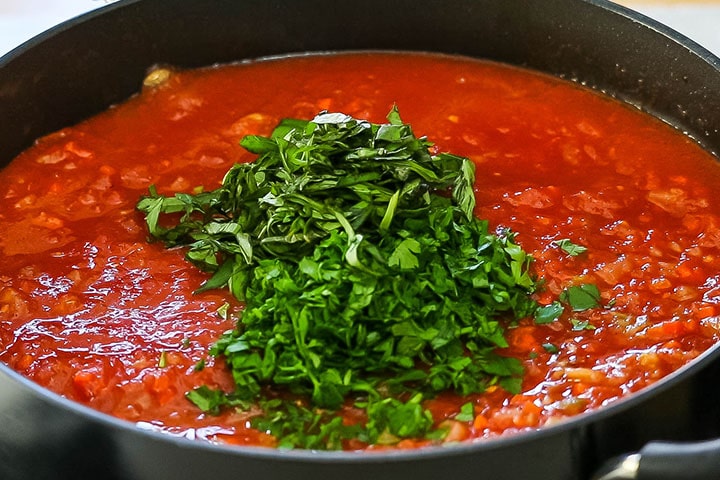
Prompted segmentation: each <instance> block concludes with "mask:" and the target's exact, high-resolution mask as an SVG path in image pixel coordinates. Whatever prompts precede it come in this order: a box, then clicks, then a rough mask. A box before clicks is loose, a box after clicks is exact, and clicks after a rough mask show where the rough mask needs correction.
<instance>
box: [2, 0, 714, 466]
mask: <svg viewBox="0 0 720 480" xmlns="http://www.w3.org/2000/svg"><path fill="white" fill-rule="evenodd" d="M348 49H351V50H368V49H391V50H422V51H437V52H447V53H453V54H462V55H469V56H474V57H482V58H487V59H491V60H497V61H501V62H506V63H510V64H515V65H520V66H525V67H529V68H533V69H536V70H540V71H543V72H547V73H550V74H553V75H557V76H560V77H563V78H567V79H570V80H573V81H576V82H580V83H582V84H585V85H588V86H591V87H593V88H596V89H599V90H602V91H605V92H607V93H608V94H610V95H613V96H615V97H617V98H619V99H621V100H623V101H626V102H629V103H632V104H635V105H637V106H639V107H640V108H642V109H644V110H647V111H649V112H650V113H652V114H654V115H656V116H659V117H661V118H663V119H664V120H666V121H668V122H669V123H672V124H674V125H676V126H677V127H678V128H680V129H682V130H683V131H686V132H687V133H688V135H691V136H693V137H694V138H696V139H697V141H698V142H699V143H701V144H702V145H703V146H704V147H705V148H706V149H707V150H709V151H711V152H720V60H718V59H717V58H716V57H714V56H713V55H711V54H710V53H709V52H707V51H706V50H704V49H703V48H701V47H699V46H698V45H696V44H694V43H693V42H691V41H690V40H688V39H686V38H684V37H682V36H681V35H679V34H677V33H675V32H673V31H671V30H670V29H668V28H667V27H664V26H662V25H660V24H657V23H656V22H653V21H651V20H649V19H647V18H645V17H643V16H641V15H639V14H637V13H634V12H632V11H629V10H627V9H624V8H622V7H619V6H617V5H614V4H612V3H610V2H605V1H601V0H585V1H582V0H362V1H353V2H350V1H338V0H181V1H180V0H175V1H172V0H128V1H124V2H119V3H115V4H112V5H109V6H107V7H104V8H101V9H100V10H98V11H95V12H92V13H90V14H87V15H85V16H83V17H80V18H78V19H75V20H72V21H70V22H67V23H65V24H63V25H61V26H59V27H56V28H54V29H53V30H51V31H49V32H46V33H45V34H43V35H40V36H39V37H37V38H35V39H33V40H31V41H30V42H28V43H26V44H25V45H23V46H21V47H20V48H18V49H16V50H14V51H12V52H10V53H9V54H8V55H6V56H5V57H3V58H2V59H0V122H1V123H0V165H6V164H7V163H8V162H9V161H10V160H11V159H12V158H13V157H14V156H15V155H16V154H18V153H19V152H20V151H21V150H23V149H24V148H26V147H28V146H30V145H31V143H32V141H33V140H34V139H35V138H37V137H39V136H41V135H44V134H46V133H49V132H51V131H53V130H56V129H58V128H61V127H63V126H66V125H69V124H73V123H75V122H77V121H79V120H81V119H84V118H86V117H88V116H90V115H92V114H94V113H97V112H99V111H102V110H104V109H105V108H107V107H108V106H109V105H111V104H113V103H117V102H120V101H122V100H124V99H126V98H127V97H128V96H130V95H131V94H133V93H134V92H136V91H137V90H138V89H139V87H140V82H141V79H142V78H143V76H144V75H145V72H146V70H147V69H148V67H150V66H152V65H154V64H170V65H176V66H179V67H196V66H205V65H209V64H213V63H218V62H229V61H235V60H239V59H245V58H255V57H261V56H267V55H277V54H284V53H293V52H304V51H326V50H348ZM719 355H720V349H717V348H716V349H713V350H712V351H709V352H707V353H706V354H705V355H703V356H702V357H701V358H699V359H698V360H696V361H695V362H693V363H692V364H691V365H689V366H688V367H686V368H684V369H682V370H681V371H679V372H677V373H675V374H673V375H671V376H669V377H668V378H666V379H665V380H663V381H661V382H659V383H657V384H656V385H654V386H653V387H651V388H648V389H646V390H645V391H643V392H641V393H639V394H636V395H635V396H633V397H630V398H629V399H627V400H624V401H621V402H618V403H616V404H614V405H612V406H610V407H608V408H605V409H602V410H600V411H598V412H595V413H591V414H587V415H583V416H580V417H577V418H575V419H573V420H570V421H567V422H565V423H563V424H560V425H556V426H553V427H549V428H544V429H542V430H539V431H537V432H532V433H528V434H523V435H518V436H516V437H512V438H505V439H500V440H493V441H488V442H484V443H476V444H467V445H461V446H456V447H444V448H440V447H438V448H431V449H426V450H421V451H412V452H394V453H377V454H372V455H367V454H356V453H343V452H309V451H291V452H287V451H276V450H268V449H254V448H242V449H240V448H230V447H222V446H213V445H207V444H199V443H193V442H191V441H189V440H185V439H175V438H171V437H169V436H166V435H162V434H157V433H152V432H146V431H142V430H140V429H138V428H137V427H136V426H134V425H132V424H130V423H126V422H123V421H119V420H117V419H114V418H111V417H108V416H106V415H104V414H100V413H97V412H95V411H92V410H90V409H88V408H85V407H83V406H81V405H78V404H75V403H73V402H70V401H67V400H65V399H63V398H61V397H59V396H57V395H55V394H53V393H50V392H48V391H46V390H43V389H41V388H39V387H37V386H36V385H35V384H33V383H32V382H30V381H28V380H26V379H24V378H22V377H21V376H19V375H18V374H16V373H14V372H12V371H11V370H10V369H8V368H7V367H6V366H4V365H0V478H1V479H5V480H15V479H36V480H42V479H53V480H63V479H85V478H87V479H91V478H92V479H118V480H164V479H168V480H169V479H173V480H175V479H198V478H202V479H214V478H218V479H224V478H233V479H263V480H265V479H268V480H275V479H294V480H300V479H313V480H317V479H324V478H342V479H344V480H355V479H357V480H360V479H372V480H385V479H387V480H401V479H413V480H422V479H438V478H453V479H464V478H468V479H470V478H472V479H480V480H482V479H488V480H489V479H493V480H525V479H548V480H574V479H585V478H590V476H591V475H592V472H594V471H595V470H596V469H597V468H598V467H599V466H600V465H601V464H602V463H603V462H604V461H605V460H607V459H608V458H610V457H612V456H613V455H615V454H619V453H621V452H625V451H628V452H631V451H635V450H638V449H640V448H641V447H643V445H645V443H646V442H648V441H651V440H654V439H661V440H662V439H668V440H700V439H703V438H708V437H711V436H715V435H720V407H718V406H717V404H720V388H718V387H717V386H715V384H717V383H719V382H717V381H716V380H715V379H716V378H718V376H717V375H718V373H720V366H718V364H719V363H720V361H719V360H718V359H717V357H718V356H719ZM714 446H715V445H711V447H714ZM651 447H652V448H651V449H650V450H646V455H645V456H644V457H643V459H642V460H641V462H640V472H641V475H648V473H647V472H650V471H652V469H654V468H656V466H658V465H660V467H661V470H662V472H661V473H657V472H655V473H652V474H650V475H651V476H646V477H638V478H656V479H666V478H680V477H670V476H668V475H669V474H670V473H672V472H669V470H668V468H667V467H668V465H669V466H670V467H673V468H674V469H675V470H680V471H681V473H682V472H686V473H687V472H689V473H690V474H692V475H694V476H691V477H687V478H713V479H714V478H720V473H718V472H717V471H716V472H715V473H709V474H706V475H707V476H704V477H703V476H701V474H700V473H699V470H698V468H699V467H700V466H701V465H703V462H702V461H698V460H697V458H695V459H690V460H688V459H687V458H686V457H683V458H681V459H680V460H676V459H675V458H674V456H675V453H677V452H678V451H679V450H678V447H677V446H672V447H671V448H670V453H671V454H672V455H671V457H670V459H669V460H668V458H669V457H667V456H666V455H665V453H666V452H665V451H664V450H663V448H664V445H660V444H652V445H651ZM693 448H695V449H697V448H698V447H697V446H694V447H693ZM653 449H654V450H653ZM658 449H659V450H658ZM658 451H659V452H660V453H662V454H663V455H661V456H660V457H658V458H659V460H660V462H654V461H652V460H653V458H654V457H653V456H652V454H653V452H658ZM691 453H692V452H691ZM701 457H702V459H703V460H704V461H707V462H706V463H708V462H709V463H710V464H713V463H720V454H716V453H714V451H713V452H712V453H710V454H706V453H705V452H701ZM637 458H638V457H631V458H630V459H629V460H628V461H626V462H625V464H626V465H627V466H630V467H633V466H637V465H636V463H637V462H635V463H633V462H634V461H635V460H637ZM663 462H665V463H663ZM678 466H679V468H675V467H678ZM711 466H712V465H711ZM663 472H664V473H663ZM618 475H620V474H617V473H610V474H608V475H606V476H605V477H604V478H606V479H608V480H609V479H619V478H634V477H621V476H618Z"/></svg>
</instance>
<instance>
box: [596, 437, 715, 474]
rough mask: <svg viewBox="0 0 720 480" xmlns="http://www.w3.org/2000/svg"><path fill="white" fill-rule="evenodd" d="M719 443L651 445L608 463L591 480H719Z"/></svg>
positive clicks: (665, 443)
mask: <svg viewBox="0 0 720 480" xmlns="http://www.w3.org/2000/svg"><path fill="white" fill-rule="evenodd" d="M718 479H720V439H715V440H707V441H703V442H693V443H674V442H650V443H648V444H647V445H645V446H644V447H643V448H642V450H640V451H639V452H638V453H633V454H628V455H623V456H620V457H616V458H613V459H611V460H609V461H608V462H607V463H605V465H603V467H602V468H600V469H599V470H598V471H597V473H596V474H595V476H593V477H592V480H718Z"/></svg>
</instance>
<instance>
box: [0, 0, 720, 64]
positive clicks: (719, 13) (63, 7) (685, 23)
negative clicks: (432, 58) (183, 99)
mask: <svg viewBox="0 0 720 480" xmlns="http://www.w3.org/2000/svg"><path fill="white" fill-rule="evenodd" d="M113 1H114V0H0V55H3V54H5V53H7V52H8V51H10V50H12V49H13V48H15V47H16V46H18V45H20V44H21V43H23V42H24V41H26V40H28V39H30V38H32V37H33V36H35V35H37V34H38V33H41V32H42V31H44V30H46V29H48V28H50V27H52V26H54V25H56V24H58V23H60V22H62V21H64V20H68V19H70V18H72V17H75V16H77V15H80V14H82V13H85V12H87V11H90V10H93V9H95V8H99V7H102V6H104V5H107V4H109V3H112V2H113ZM616 1H617V2H618V3H621V4H623V5H625V6H627V7H630V8H632V9H634V10H637V11H640V12H642V13H645V14H646V15H648V16H649V17H652V18H654V19H655V20H658V21H660V22H661V23H664V24H666V25H668V26H670V27H672V28H674V29H675V30H677V31H679V32H680V33H682V34H684V35H685V36H687V37H689V38H691V39H693V40H695V41H696V42H698V43H699V44H701V45H702V46H704V47H705V48H707V49H708V50H710V51H711V52H713V53H715V54H716V55H718V56H720V0H717V1H713V0H694V1H682V0H655V1H653V0H616Z"/></svg>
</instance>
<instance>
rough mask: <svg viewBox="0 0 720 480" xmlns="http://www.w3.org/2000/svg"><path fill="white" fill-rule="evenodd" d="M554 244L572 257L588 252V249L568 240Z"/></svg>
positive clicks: (564, 239)
mask: <svg viewBox="0 0 720 480" xmlns="http://www.w3.org/2000/svg"><path fill="white" fill-rule="evenodd" d="M552 244H553V245H555V246H557V247H560V249H561V250H562V251H563V252H565V253H567V254H568V255H570V256H571V257H577V256H578V255H581V254H583V253H585V252H587V247H584V246H582V245H578V244H576V243H573V242H571V241H570V240H569V239H567V238H563V239H561V240H555V241H553V242H552Z"/></svg>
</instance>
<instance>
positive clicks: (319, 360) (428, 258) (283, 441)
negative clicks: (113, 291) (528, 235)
mask: <svg viewBox="0 0 720 480" xmlns="http://www.w3.org/2000/svg"><path fill="white" fill-rule="evenodd" d="M388 121H389V123H387V124H372V123H369V122H366V121H362V120H357V119H354V118H351V117H348V116H346V115H343V114H335V113H322V114H320V115H318V116H317V117H316V118H315V119H313V120H312V121H304V120H296V119H287V120H283V121H282V122H281V123H280V124H279V125H278V126H277V127H276V129H275V130H274V131H273V133H272V135H271V136H270V137H261V136H247V137H245V138H244V139H243V140H242V141H241V145H242V146H243V147H245V148H246V149H247V150H249V151H250V152H252V153H254V154H256V155H258V157H257V159H256V160H255V161H254V162H252V163H247V164H237V165H235V166H233V167H232V168H231V169H230V171H229V172H228V173H227V174H226V176H225V178H224V180H223V184H222V186H221V187H220V188H219V189H217V190H214V191H210V192H203V191H196V193H195V194H193V195H190V194H184V193H178V194H175V195H174V196H169V197H168V196H163V195H159V194H158V193H157V191H156V190H155V189H154V188H151V189H150V194H149V195H148V196H146V197H143V198H142V199H141V200H140V202H139V203H138V206H137V207H138V209H139V210H140V211H142V212H144V213H145V216H146V222H147V226H148V230H149V232H150V234H151V235H152V237H154V238H155V239H158V240H161V241H163V242H164V243H165V244H166V245H167V246H168V247H175V246H185V247H186V248H187V254H186V257H187V259H188V260H189V261H190V262H192V263H193V264H195V265H197V266H198V267H199V268H201V269H203V270H205V271H208V272H211V273H212V275H211V277H210V278H209V279H208V280H207V282H205V283H204V284H203V285H202V286H200V288H199V291H204V290H210V289H215V288H228V289H229V290H230V291H231V292H232V294H233V295H234V296H235V297H236V298H238V299H239V300H241V301H243V302H245V308H244V310H242V311H241V312H240V313H239V314H238V316H239V318H238V319H237V323H236V327H235V328H234V329H233V330H232V331H229V332H226V333H225V334H224V335H223V336H222V337H221V338H220V339H219V340H218V341H217V342H216V343H215V344H214V346H213V347H212V348H211V351H210V354H211V355H214V356H217V357H222V358H224V360H225V361H226V363H227V365H228V366H229V368H230V369H231V370H232V375H233V379H234V381H235V389H234V390H233V391H230V392H224V391H218V390H213V389H210V388H208V387H200V388H198V389H196V390H194V391H191V392H189V393H188V394H187V397H188V398H189V399H190V400H191V401H192V402H193V403H195V404H196V405H197V406H198V407H199V408H200V409H202V410H204V411H206V412H211V413H217V412H218V411H220V409H222V408H227V407H237V408H248V406H249V405H250V404H255V405H258V406H259V407H260V408H261V409H262V412H263V413H262V414H260V415H258V416H256V417H254V418H253V420H252V424H253V426H254V427H255V428H258V429H260V430H263V431H267V432H269V433H271V434H273V435H275V436H276V437H277V439H278V444H279V445H280V446H282V447H288V448H292V447H302V448H313V449H320V448H340V447H341V445H342V442H343V441H345V440H347V439H350V438H354V439H358V440H360V441H363V442H366V443H369V444H373V443H393V442H396V441H399V440H400V439H402V438H423V437H425V438H437V436H438V431H436V430H433V422H432V418H431V416H430V413H429V412H428V411H427V410H426V409H425V408H424V407H423V400H424V399H426V398H429V397H432V396H433V395H435V394H436V393H438V392H441V391H445V390H452V391H455V392H457V393H459V394H461V395H468V394H473V393H480V392H483V391H484V390H485V389H486V388H487V387H489V386H492V385H500V386H502V387H503V388H505V389H507V390H509V391H511V392H517V391H519V389H520V383H521V376H522V373H523V368H522V366H521V363H520V361H519V360H518V359H515V358H508V357H504V356H501V355H498V354H497V353H496V349H497V348H498V347H506V346H507V342H506V340H505V336H504V329H505V326H506V325H507V324H508V323H512V322H514V321H516V320H517V319H520V318H525V317H530V316H535V318H536V321H537V322H538V323H546V322H549V321H552V320H553V319H556V318H557V317H558V316H559V315H560V314H561V313H562V306H560V305H559V304H558V303H553V304H552V305H550V306H547V307H543V308H539V306H538V305H537V304H536V302H535V301H534V300H533V299H532V298H531V294H532V293H533V292H534V291H535V290H536V288H537V284H536V282H535V280H534V278H533V277H532V276H531V275H530V273H529V265H530V263H531V257H530V256H529V255H528V254H527V253H526V252H524V251H523V250H522V248H520V246H519V245H518V244H517V243H515V238H514V234H513V233H512V232H510V231H507V230H501V231H497V232H490V231H489V230H488V223H487V222H486V221H483V220H480V219H477V218H476V217H475V216H474V215H473V209H474V206H475V197H474V193H473V188H474V183H475V171H474V164H473V163H472V162H471V161H470V160H468V159H467V158H463V157H459V156H456V155H452V154H448V153H440V154H433V153H432V152H431V144H430V143H429V142H428V141H427V140H426V139H425V138H418V137H416V136H415V135H414V134H413V132H412V130H411V128H410V126H409V125H407V124H404V123H403V122H402V121H401V119H400V116H399V114H398V112H397V110H396V109H393V110H392V111H391V112H390V114H389V115H388ZM172 214H174V216H168V215H172ZM161 219H162V221H161ZM172 221H175V223H174V224H173V225H172V226H169V227H168V226H165V225H168V224H169V223H170V222H172ZM571 303H572V302H571ZM221 310H222V311H221V312H219V313H220V314H227V311H226V310H225V309H221ZM282 392H284V393H282ZM288 399H289V400H288ZM346 405H354V406H355V407H358V408H361V409H363V410H364V412H365V414H366V417H367V420H366V422H365V423H364V424H359V425H351V426H348V425H345V424H343V422H342V421H341V420H340V417H339V416H337V415H336V414H335V413H336V410H337V409H339V408H341V407H343V406H346ZM471 407H472V405H470V407H463V410H462V411H461V412H460V414H459V415H458V416H459V417H460V418H465V417H466V416H467V417H468V418H469V416H470V415H471ZM440 434H442V432H441V433H440Z"/></svg>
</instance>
